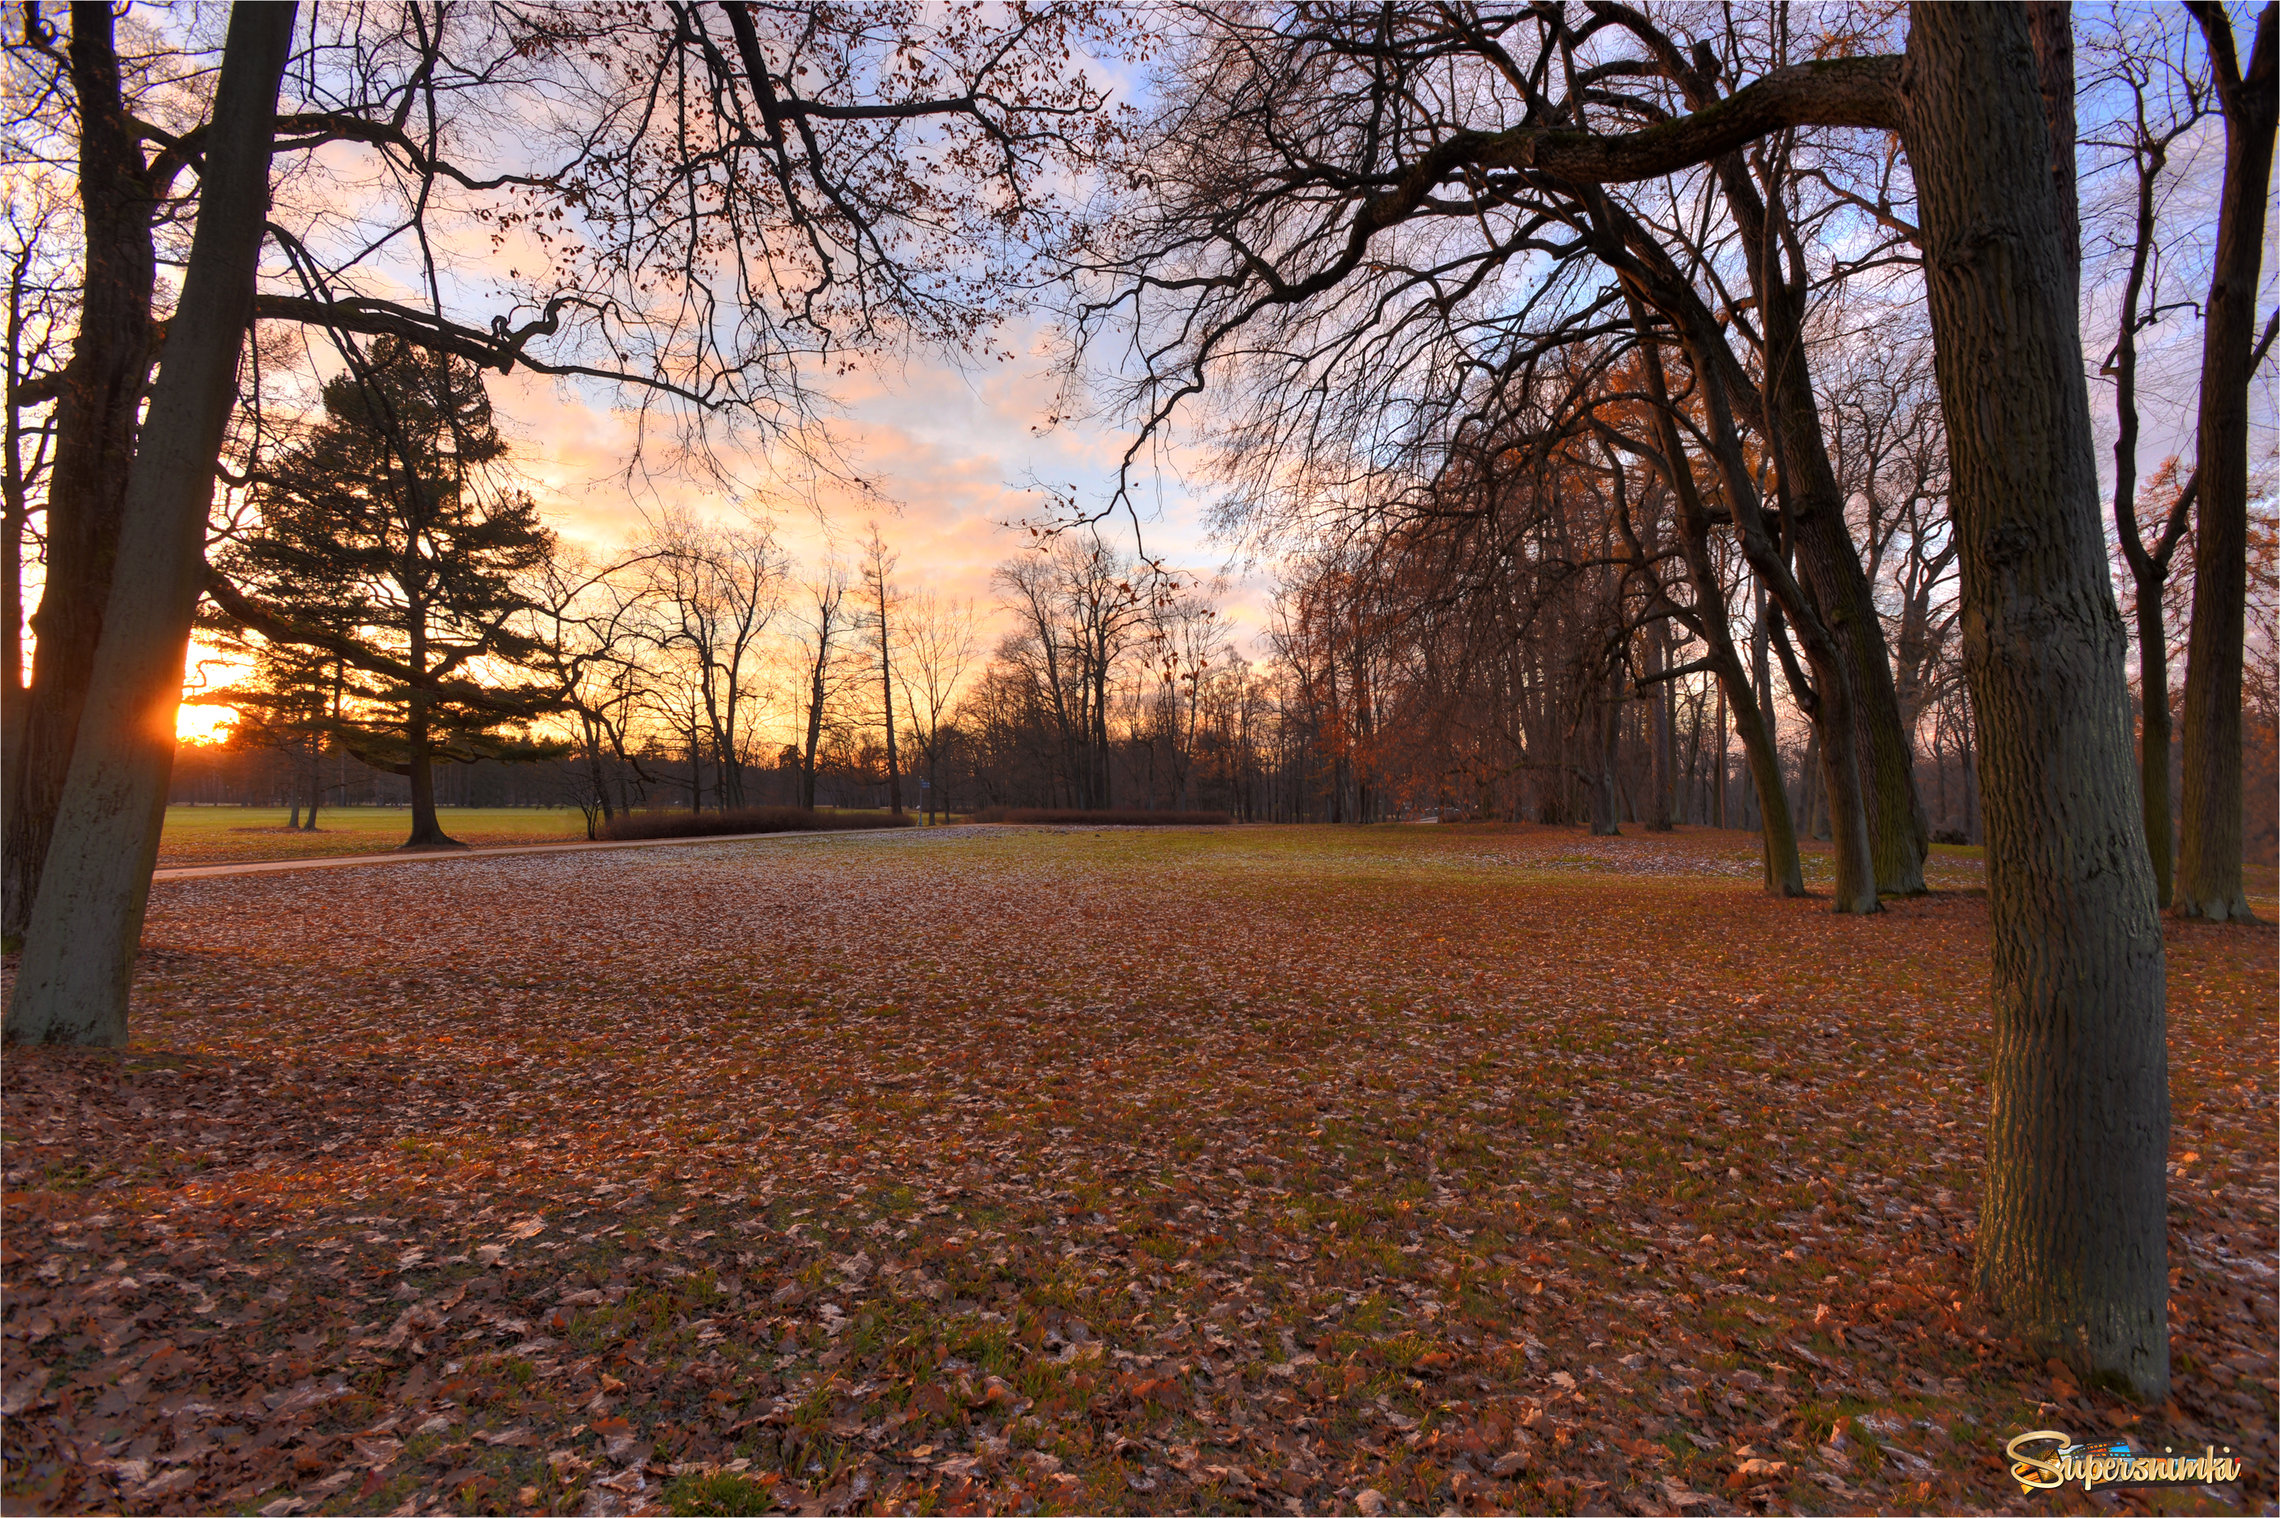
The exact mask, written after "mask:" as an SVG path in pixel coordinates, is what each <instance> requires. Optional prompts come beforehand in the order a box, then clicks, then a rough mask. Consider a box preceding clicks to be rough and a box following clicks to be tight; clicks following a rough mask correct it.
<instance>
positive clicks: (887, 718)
mask: <svg viewBox="0 0 2280 1518" xmlns="http://www.w3.org/2000/svg"><path fill="white" fill-rule="evenodd" d="M895 563H896V555H894V554H893V553H890V552H889V551H888V550H887V545H886V540H885V539H883V538H881V537H880V536H879V524H878V523H876V522H873V523H872V524H871V538H870V541H869V542H867V543H865V544H864V545H863V566H862V570H861V573H862V576H863V593H864V596H865V598H866V599H868V600H869V602H870V610H869V613H868V619H869V621H870V625H871V644H872V651H873V652H874V653H876V654H877V655H878V657H879V720H880V722H881V723H882V724H884V726H885V728H886V733H887V810H888V811H889V812H890V813H891V814H892V815H894V816H897V817H900V816H901V815H902V811H903V804H902V767H901V765H900V763H899V762H898V761H897V759H896V756H895V673H894V646H895V632H894V627H893V625H892V623H893V619H894V618H896V617H898V616H899V615H900V611H901V608H900V602H901V599H902V597H901V595H900V594H899V593H898V592H897V591H896V590H895V588H894V584H893V577H894V572H895Z"/></svg>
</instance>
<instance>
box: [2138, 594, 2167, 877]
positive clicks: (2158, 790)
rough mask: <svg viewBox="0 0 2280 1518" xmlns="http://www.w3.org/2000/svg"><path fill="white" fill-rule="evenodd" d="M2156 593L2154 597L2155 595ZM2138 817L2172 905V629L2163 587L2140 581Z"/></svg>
mask: <svg viewBox="0 0 2280 1518" xmlns="http://www.w3.org/2000/svg"><path fill="white" fill-rule="evenodd" d="M2149 592H2150V594H2149ZM2138 695H2139V707H2140V716H2139V720H2138V803H2139V804H2138V811H2139V817H2140V820H2141V822H2142V824H2143V825H2144V828H2145V852H2146V857H2147V860H2148V862H2150V863H2151V864H2152V866H2153V899H2154V905H2155V906H2157V907H2166V906H2168V905H2169V904H2170V899H2171V892H2172V891H2173V890H2174V889H2175V888H2176V866H2177V833H2176V827H2175V824H2174V823H2173V822H2172V820H2171V817H2170V810H2169V751H2170V747H2171V743H2170V739H2171V732H2170V718H2169V628H2168V625H2167V623H2166V621H2165V620H2164V618H2163V614H2162V609H2161V584H2160V581H2158V580H2155V581H2153V583H2152V584H2151V585H2150V586H2149V585H2148V584H2147V583H2146V579H2144V578H2141V579H2140V580H2139V581H2138Z"/></svg>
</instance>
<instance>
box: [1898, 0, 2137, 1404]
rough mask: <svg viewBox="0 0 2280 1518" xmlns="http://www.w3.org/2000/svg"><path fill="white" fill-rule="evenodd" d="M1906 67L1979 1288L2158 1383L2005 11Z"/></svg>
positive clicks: (2117, 920) (2102, 598) (2096, 563)
mask: <svg viewBox="0 0 2280 1518" xmlns="http://www.w3.org/2000/svg"><path fill="white" fill-rule="evenodd" d="M1911 15H1912V23H1911V29H1910V34H1909V41H1908V56H1907V62H1906V66H1905V69H1904V72H1903V76H1902V85H1901V89H1902V93H1903V105H1902V109H1903V113H1904V120H1905V135H1906V141H1907V147H1908V153H1909V158H1910V160H1911V163H1912V164H1913V167H1914V171H1915V178H1916V185H1917V190H1918V194H1919V197H1920V204H1921V206H1922V215H1923V234H1924V263H1925V268H1924V277H1925V286H1926V289H1927V291H1928V295H1929V304H1930V310H1931V317H1932V330H1933V335H1934V339H1935V351H1936V362H1937V366H1938V372H1939V382H1940V400H1941V410H1942V413H1943V415H1944V417H1945V419H1946V423H1947V431H1948V446H1949V451H1950V456H1951V461H1952V469H1953V486H1952V496H1951V502H1952V511H1953V517H1954V523H1955V529H1956V532H1957V533H1958V535H1959V536H1960V537H1961V539H1962V548H1963V552H1962V561H1963V585H1962V612H1963V647H1964V670H1965V675H1966V678H1967V680H1968V682H1969V685H1970V689H1971V695H1972V702H1973V706H1974V708H1975V712H1976V719H1977V725H1978V728H1979V748H1980V765H1981V773H1982V780H1983V783H1984V787H1985V798H1984V804H1985V813H1986V824H1987V873H1988V896H1989V909H1990V915H1991V917H1992V920H1993V930H1994V943H1993V959H1994V965H1993V971H1994V973H1993V987H1992V989H1993V996H1994V1026H1995V1068H1994V1074H1993V1085H1994V1112H1993V1116H1992V1118H1991V1121H1990V1123H1989V1126H1988V1152H1987V1178H1986V1185H1985V1191H1984V1193H1983V1196H1982V1199H1981V1209H1980V1224H1979V1263H1978V1276H1979V1286H1980V1290H1981V1292H1982V1293H1983V1295H1984V1296H1985V1298H1986V1299H1987V1300H1988V1302H1989V1303H1990V1305H1992V1306H1993V1307H1995V1308H1996V1309H1997V1310H1998V1311H2001V1312H2003V1313H2005V1314H2006V1315H2008V1316H2009V1317H2010V1318H2011V1319H2012V1320H2013V1322H2014V1323H2015V1324H2016V1325H2017V1326H2018V1327H2019V1328H2020V1329H2021V1330H2022V1331H2023V1332H2024V1333H2025V1334H2026V1335H2027V1336H2028V1337H2029V1338H2030V1339H2032V1340H2034V1341H2035V1342H2037V1343H2039V1344H2042V1345H2045V1346H2048V1347H2049V1348H2051V1349H2053V1350H2055V1351H2056V1352H2058V1353H2061V1354H2063V1355H2065V1356H2066V1357H2067V1358H2068V1359H2069V1360H2071V1361H2072V1362H2073V1363H2074V1364H2075V1365H2076V1367H2077V1368H2078V1369H2079V1370H2081V1371H2082V1372H2083V1373H2084V1374H2085V1375H2088V1376H2094V1377H2097V1378H2100V1379H2105V1380H2113V1381H2118V1382H2121V1383H2123V1384H2125V1385H2127V1386H2128V1387H2130V1388H2131V1389H2133V1390H2134V1391H2136V1392H2137V1393H2139V1394H2140V1395H2142V1396H2146V1397H2151V1398H2156V1399H2158V1398H2159V1397H2161V1396H2162V1395H2164V1394H2165V1392H2166V1391H2167V1388H2168V1384H2169V1339H2168V1325H2167V1306H2168V1278H2167V1273H2166V1264H2167V1260H2166V1222H2167V1219H2166V1215H2165V1211H2166V1199H2165V1189H2164V1166H2165V1164H2166V1162H2167V1160H2168V1140H2169V1085H2168V1053H2167V1044H2166V1037H2165V1026H2164V1023H2165V1013H2164V1005H2163V966H2162V945H2161V927H2160V921H2159V917H2158V914H2157V912H2156V910H2155V907H2154V900H2153V876H2152V872H2151V870H2150V869H2149V868H2148V866H2147V862H2146V855H2145V849H2144V844H2143V841H2142V835H2141V833H2140V831H2139V825H2138V819H2137V816H2136V815H2135V814H2136V797H2135V795H2134V789H2135V787H2134V786H2133V784H2132V776H2131V773H2130V771H2131V755H2130V731H2129V692H2128V686H2127V683H2126V681H2125V678H2124V669H2123V661H2122V649H2123V631H2122V624H2121V613H2120V611H2119V609H2118V608H2117V607H2116V605H2115V604H2114V595H2113V587H2112V582H2111V581H2110V580H2109V578H2108V576H2107V571H2106V562H2105V542H2104V537H2103V533H2102V531H2101V528H2100V510H2099V500H2098V475H2097V467H2096V464H2095V462H2094V460H2093V458H2092V452H2091V448H2092V443H2091V430H2090V405H2089V395H2088V392H2087V390H2086V388H2085V385H2084V380H2083V375H2082V344H2081V336H2080V328H2079V326H2078V321H2077V314H2076V311H2075V309H2074V306H2073V304H2072V302H2071V301H2070V300H2069V298H2068V293H2069V291H2070V290H2071V289H2072V288H2073V281H2072V278H2071V275H2070V250H2069V248H2068V247H2067V242H2066V221H2065V208H2064V206H2063V205H2062V203H2061V200H2060V197H2059V195H2058V192H2057V190H2056V187H2055V185H2054V183H2053V180H2052V176H2051V174H2050V172H2049V133H2048V130H2047V128H2046V126H2045V123H2044V120H2043V111H2042V106H2041V100H2040V94H2039V89H2038V83H2037V72H2036V60H2035V56H2034V52H2033V49H2032V47H2031V46H2030V43H2029V38H2028V29H2027V21H2026V16H2025V14H2024V12H2023V11H2022V9H2021V8H2020V7H2019V6H2017V5H1997V4H1986V5H1952V6H1951V5H1918V6H1916V7H1914V9H1913V10H1912V12H1911Z"/></svg>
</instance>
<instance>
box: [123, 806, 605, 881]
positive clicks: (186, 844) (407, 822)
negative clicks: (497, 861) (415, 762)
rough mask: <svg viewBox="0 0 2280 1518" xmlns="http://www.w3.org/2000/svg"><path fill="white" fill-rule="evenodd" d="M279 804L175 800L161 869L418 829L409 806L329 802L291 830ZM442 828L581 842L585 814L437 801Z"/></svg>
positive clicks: (393, 837) (337, 848) (467, 837)
mask: <svg viewBox="0 0 2280 1518" xmlns="http://www.w3.org/2000/svg"><path fill="white" fill-rule="evenodd" d="M290 815H291V813H290V812H289V811H288V810H287V809H286V808H285V807H281V806H170V807H168V808H167V809H166V830H165V832H164V833H162V834H161V835H160V836H159V844H158V863H159V867H160V868H162V869H165V868H170V867H174V866H180V865H193V864H241V863H246V862H249V861H252V860H259V859H322V858H327V857H330V856H333V855H341V854H379V853H385V852H387V851H388V850H390V849H393V848H396V847H398V846H400V845H401V844H402V843H403V841H404V838H405V836H406V835H407V834H409V833H410V832H411V828H412V814H411V810H410V808H408V807H389V806H343V807H327V808H325V809H324V810H322V811H320V812H318V813H317V831H315V832H313V833H306V832H301V831H299V830H297V829H295V830H288V829H287V828H286V826H285V824H286V820H287V818H288V817H289V816H290ZM437 820H439V821H440V822H441V823H442V824H443V830H444V831H445V832H446V833H448V834H450V835H451V836H452V837H454V838H456V839H458V840H459V841H460V842H461V843H465V844H471V845H476V846H481V845H486V844H513V843H576V842H581V841H583V840H584V838H585V836H586V819H585V818H584V817H583V816H582V815H580V813H579V812H578V811H577V810H576V809H575V808H572V807H520V806H500V807H455V806H447V807H439V808H438V809H437Z"/></svg>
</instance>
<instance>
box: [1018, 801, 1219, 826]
mask: <svg viewBox="0 0 2280 1518" xmlns="http://www.w3.org/2000/svg"><path fill="white" fill-rule="evenodd" d="M974 820H975V821H976V822H1028V823H1045V824H1048V825H1052V826H1062V827H1105V828H1192V827H1224V826H1226V825H1227V824H1228V823H1230V822H1233V821H1234V820H1235V819H1234V818H1232V817H1230V816H1228V815H1227V814H1226V813H1225V812H1141V811H1099V812H1085V811H1079V810H1078V809H1076V808H1075V807H1066V806H992V807H984V808H983V809H982V810H981V811H979V812H976V813H975V814H974Z"/></svg>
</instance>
